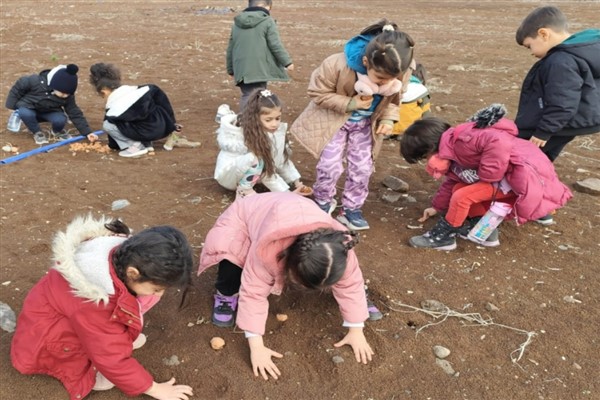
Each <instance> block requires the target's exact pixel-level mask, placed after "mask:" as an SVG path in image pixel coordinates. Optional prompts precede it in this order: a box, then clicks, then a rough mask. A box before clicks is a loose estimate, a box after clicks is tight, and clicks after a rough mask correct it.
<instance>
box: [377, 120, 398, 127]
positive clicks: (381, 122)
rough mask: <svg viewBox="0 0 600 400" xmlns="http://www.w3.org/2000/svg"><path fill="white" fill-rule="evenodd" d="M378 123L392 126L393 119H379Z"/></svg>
mask: <svg viewBox="0 0 600 400" xmlns="http://www.w3.org/2000/svg"><path fill="white" fill-rule="evenodd" d="M379 124H380V125H389V126H394V121H392V120H391V119H382V120H381V121H379Z"/></svg>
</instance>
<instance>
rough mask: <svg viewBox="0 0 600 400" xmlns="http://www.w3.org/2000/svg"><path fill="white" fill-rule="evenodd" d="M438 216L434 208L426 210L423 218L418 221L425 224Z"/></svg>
mask: <svg viewBox="0 0 600 400" xmlns="http://www.w3.org/2000/svg"><path fill="white" fill-rule="evenodd" d="M436 214H437V211H436V209H435V208H433V207H429V208H426V209H425V210H423V216H422V217H421V218H419V219H418V221H419V222H425V221H427V220H428V219H429V218H431V217H433V216H434V215H436Z"/></svg>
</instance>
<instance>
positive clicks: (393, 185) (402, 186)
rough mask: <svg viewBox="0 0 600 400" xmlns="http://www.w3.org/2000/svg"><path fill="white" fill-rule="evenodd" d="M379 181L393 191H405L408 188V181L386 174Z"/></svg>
mask: <svg viewBox="0 0 600 400" xmlns="http://www.w3.org/2000/svg"><path fill="white" fill-rule="evenodd" d="M381 183H382V184H383V186H385V187H387V188H390V189H392V190H393V191H395V192H402V193H406V192H408V189H409V185H408V183H406V182H404V181H403V180H402V179H400V178H397V177H395V176H391V175H388V176H386V177H385V178H384V179H383V181H381Z"/></svg>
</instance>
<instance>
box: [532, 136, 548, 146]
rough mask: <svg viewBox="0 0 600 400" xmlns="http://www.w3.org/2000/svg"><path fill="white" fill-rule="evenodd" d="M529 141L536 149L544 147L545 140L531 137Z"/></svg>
mask: <svg viewBox="0 0 600 400" xmlns="http://www.w3.org/2000/svg"><path fill="white" fill-rule="evenodd" d="M529 141H530V142H531V143H533V144H535V145H536V146H537V147H544V146H545V145H546V140H542V139H538V138H536V137H535V136H532V137H531V138H530V139H529Z"/></svg>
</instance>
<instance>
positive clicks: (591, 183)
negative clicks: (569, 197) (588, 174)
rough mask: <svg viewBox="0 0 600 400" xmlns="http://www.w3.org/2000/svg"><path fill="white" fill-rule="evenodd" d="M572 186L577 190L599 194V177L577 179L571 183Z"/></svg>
mask: <svg viewBox="0 0 600 400" xmlns="http://www.w3.org/2000/svg"><path fill="white" fill-rule="evenodd" d="M573 187H574V188H575V190H577V191H578V192H581V193H588V194H591V195H594V196H600V179H598V178H587V179H584V180H582V181H577V182H575V183H574V184H573Z"/></svg>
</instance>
